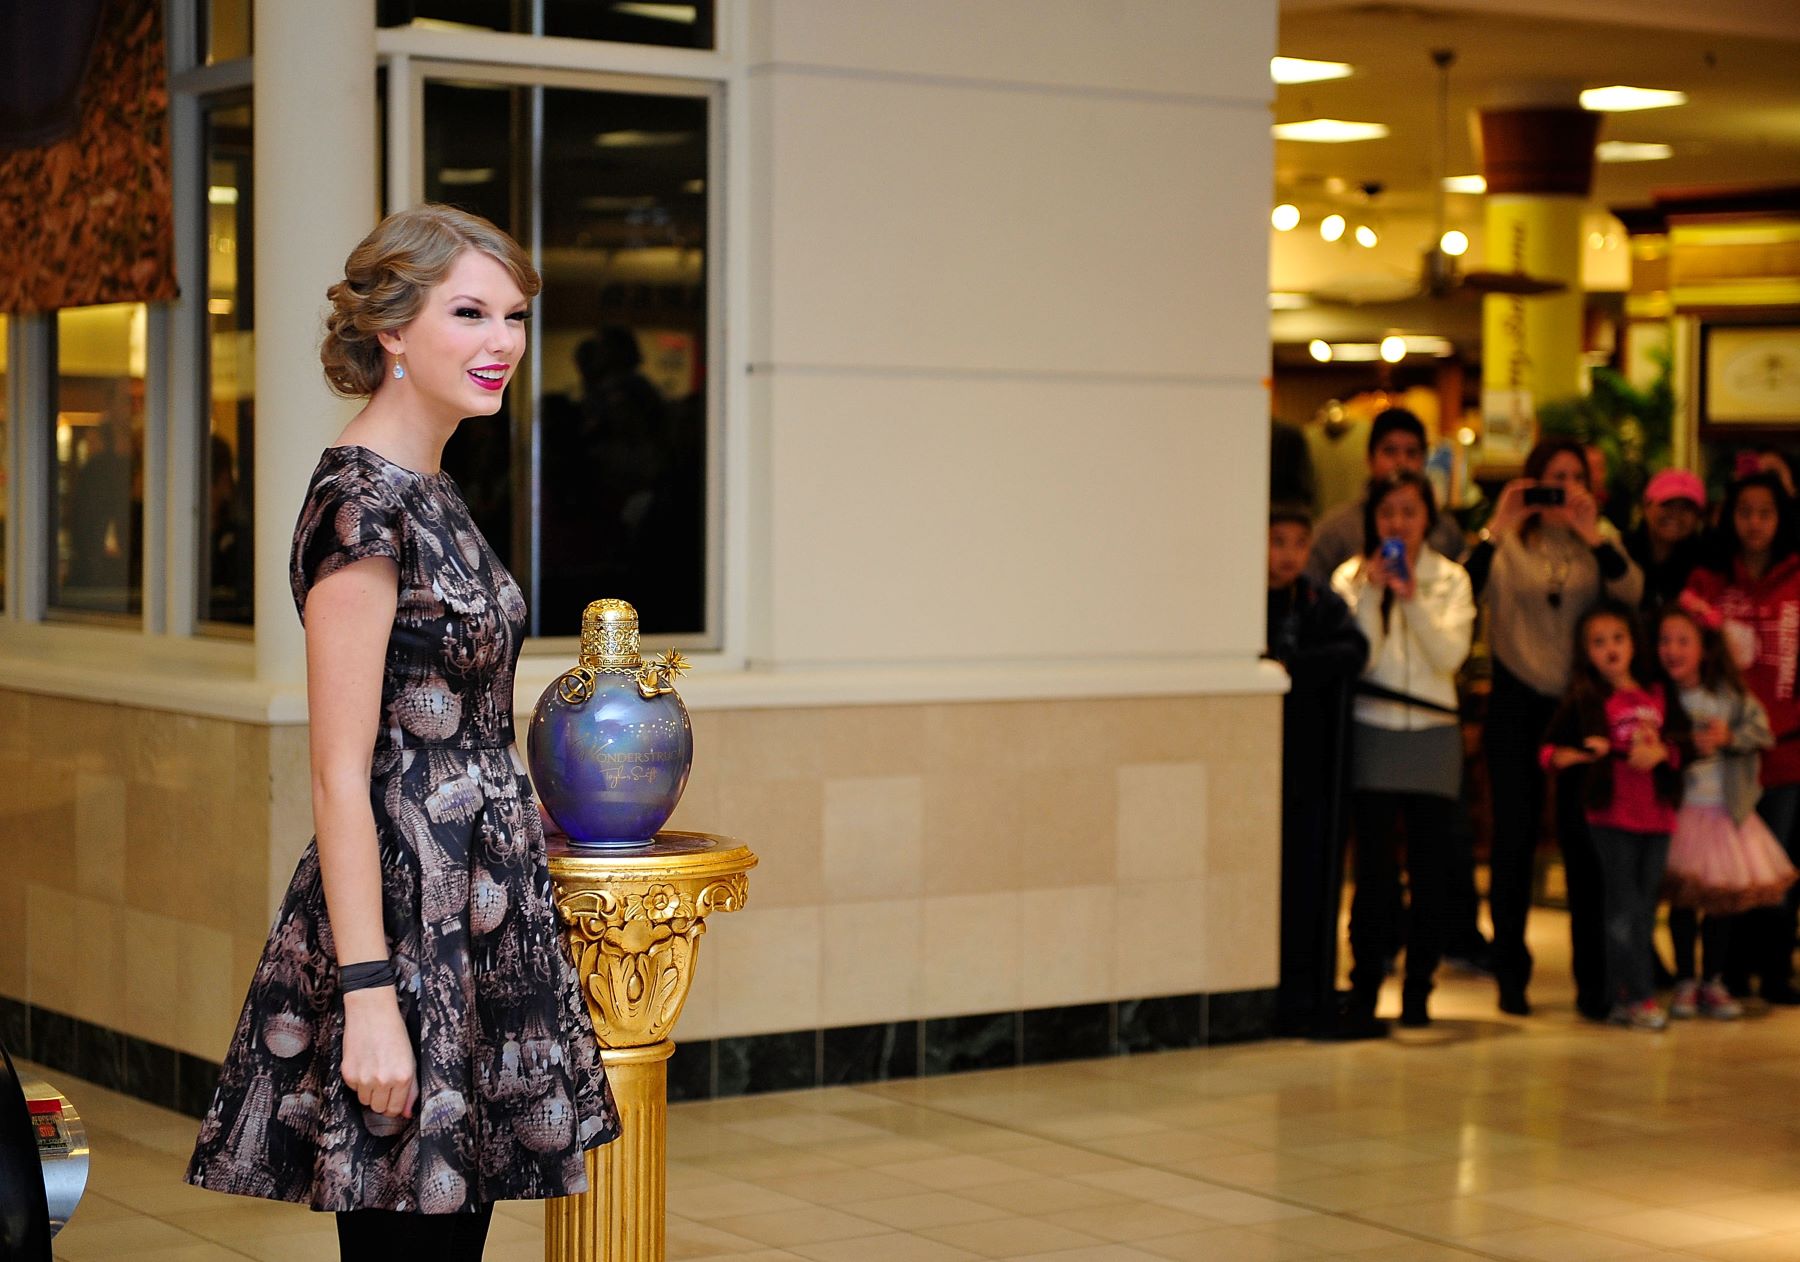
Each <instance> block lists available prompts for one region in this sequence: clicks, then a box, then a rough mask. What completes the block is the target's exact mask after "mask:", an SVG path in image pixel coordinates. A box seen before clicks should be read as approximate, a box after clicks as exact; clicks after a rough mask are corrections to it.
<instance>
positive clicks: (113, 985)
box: [0, 692, 1281, 1059]
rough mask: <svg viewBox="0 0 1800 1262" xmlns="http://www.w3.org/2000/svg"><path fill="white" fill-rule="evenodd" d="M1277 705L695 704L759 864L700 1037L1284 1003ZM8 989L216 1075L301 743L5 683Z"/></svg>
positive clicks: (701, 814) (1244, 700)
mask: <svg viewBox="0 0 1800 1262" xmlns="http://www.w3.org/2000/svg"><path fill="white" fill-rule="evenodd" d="M1280 724H1281V717H1280V701H1279V699H1278V698H1267V697H1212V698H1207V697H1181V698H1155V699H1130V700H1089V701H1044V702H1007V703H970V704H958V705H943V704H931V705H917V706H866V707H841V708H829V709H825V708H821V709H804V710H799V709H793V710H742V711H704V712H700V713H697V714H695V716H694V728H695V745H696V760H695V770H694V774H693V778H692V781H691V783H690V787H689V789H688V793H687V796H686V797H685V798H684V799H683V801H682V804H681V807H680V809H679V810H678V811H677V813H676V816H675V818H674V820H673V821H671V826H672V827H679V828H691V829H700V830H704V831H711V832H722V833H728V834H731V835H733V836H737V837H740V838H742V839H743V840H745V841H747V842H749V843H750V844H751V845H752V846H754V847H755V849H756V850H757V852H758V854H759V855H760V856H761V860H762V862H761V865H760V866H759V867H758V868H757V870H756V871H755V872H754V873H752V875H751V883H750V904H749V907H748V908H747V909H746V910H745V911H743V912H740V913H737V914H734V915H731V916H727V917H720V918H718V920H717V921H716V922H715V923H714V924H713V925H712V926H711V927H710V929H709V932H708V933H707V935H706V937H705V939H703V946H702V948H701V966H700V969H699V972H698V979H697V981H696V984H695V988H694V993H693V997H692V998H691V1000H690V1001H689V1004H688V1008H687V1010H686V1012H685V1013H684V1015H683V1018H682V1022H681V1029H680V1032H681V1034H683V1035H684V1036H686V1037H687V1038H690V1039H692V1038H706V1037H717V1036H724V1035H737V1034H757V1033H765V1032H771V1031H781V1030H793V1029H806V1028H812V1027H816V1026H836V1025H853V1024H859V1023H864V1022H876V1021H889V1020H898V1019H905V1018H911V1017H921V1016H950V1015H956V1014H959V1013H969V1012H984V1011H995V1010H1005V1009H1012V1008H1020V1007H1048V1006H1054V1005H1058V1004H1069V1003H1080V1002H1085V1001H1092V1000H1100V999H1110V998H1129V997H1140V996H1147V995H1155V994H1169V993H1186V992H1192V991H1222V990H1238V989H1246V988H1252V987H1261V986H1268V985H1272V984H1273V983H1274V980H1275V967H1276V888H1277V882H1278V826H1279V803H1278V796H1279V761H1280V735H1281V733H1280ZM0 777H4V783H5V784H6V785H7V786H8V791H7V792H6V793H5V794H3V795H0V872H4V873H5V874H6V877H7V879H4V880H0V994H5V995H8V996H12V997H14V998H22V999H28V1000H30V1001H31V1002H34V1003H37V1004H40V1005H42V1006H44V1007H49V1008H54V1009H57V1010H59V1011H64V1012H70V1013H72V1014H73V1015H76V1016H79V1017H82V1018H84V1019H87V1020H90V1021H95V1022H97V1023H100V1024H103V1025H107V1026H111V1027H113V1028H115V1029H120V1030H124V1031H126V1032H128V1033H131V1034H135V1035H138V1036H139V1037H142V1038H147V1039H152V1040H154V1041H156V1042H159V1043H165V1044H169V1045H171V1046H175V1047H179V1048H181V1049H183V1050H185V1051H189V1052H192V1053H193V1054H195V1055H199V1056H204V1057H207V1058H209V1059H217V1058H218V1057H219V1056H220V1055H221V1054H222V1052H223V1050H224V1047H225V1044H226V1041H227V1040H228V1038H229V1036H230V1033H231V1029H232V1026H233V1024H234V1022H235V1020H236V1017H237V1010H238V1006H239V1004H240V1003H241V1001H242V997H243V989H244V986H245V984H246V983H247V981H248V979H249V976H250V973H251V970H252V969H253V967H254V965H255V961H256V957H257V955H258V953H259V952H260V950H261V947H262V943H263V940H264V937H265V935H266V933H267V930H268V923H269V916H270V913H271V909H272V908H273V906H274V903H275V901H276V900H278V899H279V897H280V895H281V893H282V892H283V890H285V888H286V886H287V881H288V877H289V875H290V874H291V872H292V871H293V866H294V862H295V860H296V859H297V857H298V856H299V854H300V851H301V850H302V849H303V848H304V847H305V845H306V842H307V839H308V837H309V835H310V831H311V826H310V815H311V811H310V804H309V788H308V772H307V751H306V731H305V729H304V728H297V727H273V728H269V727H259V726H255V725H247V724H241V723H232V722H226V721H222V720H212V719H199V718H193V717H188V716H180V715H171V714H163V713H158V712H153V711H147V710H135V709H130V708H127V707H122V706H112V705H106V704H103V703H98V702H81V701H70V700H63V699H57V698H45V697H36V696H28V695H25V694H20V693H9V692H0Z"/></svg>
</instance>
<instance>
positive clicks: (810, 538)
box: [747, 0, 1276, 667]
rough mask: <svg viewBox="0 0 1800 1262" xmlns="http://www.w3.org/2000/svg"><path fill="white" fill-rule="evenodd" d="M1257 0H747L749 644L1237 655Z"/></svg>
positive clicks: (1256, 323)
mask: <svg viewBox="0 0 1800 1262" xmlns="http://www.w3.org/2000/svg"><path fill="white" fill-rule="evenodd" d="M1275 9H1276V5H1275V3H1274V0H980V2H978V3H971V2H969V0H857V3H854V4H844V3H841V2H840V0H760V3H757V4H756V5H755V6H754V7H753V9H752V11H751V21H750V29H751V32H752V36H751V38H752V45H751V65H750V72H749V77H748V92H749V93H750V103H749V104H750V109H749V115H750V118H751V120H752V122H751V129H752V135H751V137H750V144H751V151H750V152H751V165H752V170H753V181H754V192H753V193H752V199H753V204H752V213H751V219H752V228H751V239H750V241H749V242H748V247H749V249H750V250H751V251H752V259H751V273H752V276H753V278H754V283H753V293H752V296H751V312H750V321H749V322H750V339H751V344H750V351H749V356H750V360H751V364H750V367H751V371H752V373H753V378H752V379H753V382H754V383H755V385H754V388H753V389H752V391H751V392H750V396H751V405H752V411H753V415H752V417H751V418H750V422H751V424H750V431H749V432H750V435H751V441H752V442H753V444H755V446H756V447H757V452H756V459H755V461H754V467H755V469H756V473H755V476H754V478H753V486H752V487H751V489H750V497H751V502H752V503H753V504H754V505H755V506H756V514H755V516H756V522H757V530H756V543H755V550H756V553H757V556H756V558H755V564H756V572H757V573H758V574H759V575H766V576H767V582H766V583H763V584H760V585H759V588H758V590H757V591H756V592H755V594H754V595H753V597H752V601H753V616H752V617H751V619H750V635H749V643H748V646H747V647H748V648H749V652H750V656H751V658H752V660H753V662H755V663H757V664H761V665H773V666H780V667H798V666H814V665H825V664H844V665H848V664H882V663H899V662H907V663H911V664H921V663H930V662H934V661H944V662H969V661H991V662H1001V661H1005V662H1023V663H1031V662H1041V663H1053V662H1058V661H1062V660H1067V659H1072V658H1077V657H1082V656H1086V655H1091V654H1094V653H1102V652H1104V653H1112V654H1119V655H1124V656H1135V657H1160V658H1184V657H1185V658H1205V659H1237V660H1243V661H1245V662H1248V661H1250V660H1252V659H1253V658H1254V657H1255V655H1256V653H1257V651H1258V649H1259V648H1260V646H1261V644H1262V638H1263V628H1262V626H1261V621H1262V601H1261V598H1260V592H1261V587H1262V582H1263V557H1262V553H1263V546H1264V545H1263V542H1262V540H1263V520H1264V518H1263V514H1264V511H1265V509H1264V505H1265V484H1266V459H1267V457H1266V428H1265V427H1266V424H1267V402H1266V396H1265V390H1264V386H1263V379H1264V377H1265V376H1266V373H1267V308H1266V298H1265V293H1266V288H1267V275H1268V242H1267V223H1268V218H1267V216H1268V197H1269V189H1270V187H1271V142H1270V139H1269V131H1268V127H1269V112H1268V102H1269V100H1270V97H1271V89H1270V85H1269V82H1268V74H1267V59H1268V57H1269V55H1270V54H1271V53H1272V52H1273V50H1274V43H1275Z"/></svg>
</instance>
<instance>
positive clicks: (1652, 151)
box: [1594, 140, 1675, 162]
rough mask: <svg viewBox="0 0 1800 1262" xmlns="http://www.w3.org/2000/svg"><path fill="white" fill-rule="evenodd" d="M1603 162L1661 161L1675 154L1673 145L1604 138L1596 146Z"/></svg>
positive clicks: (1595, 154) (1595, 152)
mask: <svg viewBox="0 0 1800 1262" xmlns="http://www.w3.org/2000/svg"><path fill="white" fill-rule="evenodd" d="M1594 156H1595V157H1596V158H1598V159H1599V160H1600V161H1602V162H1660V161H1662V160H1663V159H1664V158H1672V157H1674V156H1675V150H1674V148H1673V147H1671V146H1669V145H1664V144H1656V143H1653V142H1650V141H1643V140H1602V141H1601V142H1600V143H1599V144H1597V145H1595V146H1594Z"/></svg>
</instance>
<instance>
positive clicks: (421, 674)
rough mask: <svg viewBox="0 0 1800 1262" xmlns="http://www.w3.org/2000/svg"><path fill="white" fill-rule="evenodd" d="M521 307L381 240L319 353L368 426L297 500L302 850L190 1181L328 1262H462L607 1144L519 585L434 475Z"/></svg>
mask: <svg viewBox="0 0 1800 1262" xmlns="http://www.w3.org/2000/svg"><path fill="white" fill-rule="evenodd" d="M539 285H540V282H539V279H538V276H537V273H536V272H535V271H534V270H533V269H532V267H531V264H530V262H529V261H528V260H527V258H526V256H525V254H524V253H523V251H521V250H520V248H519V246H518V245H517V243H516V242H514V241H513V240H512V239H511V238H510V237H508V236H507V235H506V234H505V233H504V232H502V231H501V230H500V229H498V228H496V227H495V226H494V225H493V224H491V223H489V222H488V221H486V220H485V219H481V218H479V217H477V216H474V215H470V214H466V213H464V212H462V211H459V210H455V209H452V208H450V207H447V206H429V205H428V206H419V207H415V208H413V209H411V210H407V211H403V212H401V213H399V214H395V215H391V216H389V217H388V218H387V219H386V220H384V221H383V222H382V223H381V225H380V226H379V227H377V228H376V229H375V231H374V232H372V233H370V234H369V236H368V237H367V238H365V239H364V240H363V242H362V243H361V244H360V245H358V246H357V247H356V249H355V250H354V251H353V252H352V253H351V255H350V258H349V261H348V263H347V264H346V267H345V275H344V279H343V280H342V281H340V282H339V283H338V284H336V285H334V286H332V288H331V290H330V293H329V297H330V300H331V312H330V315H329V316H328V318H327V325H326V335H325V341H324V346H323V348H322V350H321V352H320V354H321V358H322V359H323V361H324V365H325V375H326V378H327V380H328V381H329V382H330V383H331V386H332V388H333V389H334V390H336V391H337V392H338V393H340V394H343V395H346V396H350V397H357V398H365V399H367V400H368V402H367V404H366V405H365V406H364V408H363V409H362V411H361V412H360V413H358V415H357V416H356V418H355V419H354V420H352V421H351V422H350V424H349V426H348V427H346V428H345V430H344V432H343V434H342V435H341V436H340V437H339V439H338V441H337V442H336V443H335V444H333V445H332V446H330V447H328V448H326V449H325V452H324V454H323V455H322V456H321V457H320V460H319V466H318V468H317V470H316V471H315V472H314V473H313V477H312V482H311V485H310V486H309V488H308V490H307V495H306V500H305V504H304V505H303V507H302V508H301V511H300V520H299V525H298V527H297V529H296V531H295V536H294V548H293V559H292V565H291V573H290V581H291V583H292V586H293V592H294V602H295V605H296V606H297V608H298V609H299V611H300V615H301V619H302V621H303V622H304V624H305V627H306V666H307V697H308V702H309V705H310V707H311V711H310V713H311V720H310V721H311V729H310V737H311V754H312V784H313V824H314V827H315V830H316V840H315V842H314V844H313V845H311V846H309V847H308V848H307V850H306V853H305V854H304V855H303V856H302V858H301V860H300V865H299V868H298V869H297V871H296V872H295V874H294V879H293V883H292V885H291V886H290V887H289V890H288V894H287V897H286V899H285V900H284V901H283V903H282V906H281V910H280V911H279V913H278V914H277V916H276V920H275V926H274V929H273V931H272V933H271V935H270V939H269V944H268V947H267V948H266V950H265V951H264V954H263V957H262V960H261V962H260V963H259V965H258V966H257V970H256V975H255V978H254V980H253V981H252V983H251V986H250V994H249V997H248V999H247V1000H246V1002H245V1004H244V1011H243V1015H242V1017H241V1018H240V1019H239V1022H238V1027H237V1033H236V1035H235V1037H234V1038H233V1040H232V1044H231V1048H230V1050H229V1052H228V1053H227V1055H226V1058H225V1064H224V1069H223V1071H222V1073H221V1076H220V1082H219V1088H218V1091H217V1093H216V1095H215V1096H214V1099H213V1103H212V1107H211V1109H210V1110H209V1112H208V1113H207V1115H206V1119H205V1121H204V1123H203V1125H202V1127H201V1131H200V1138H199V1143H198V1146H197V1147H196V1149H195V1152H194V1157H193V1161H192V1163H191V1165H190V1166H189V1169H188V1176H187V1177H188V1180H189V1182H191V1183H194V1184H197V1185H199V1186H202V1187H207V1188H213V1189H216V1190H218V1191H221V1192H232V1193H238V1194H242V1195H250V1196H263V1197H270V1198H274V1199H278V1200H287V1201H297V1202H299V1203H301V1204H306V1205H310V1206H311V1207H312V1208H314V1209H317V1210H331V1211H335V1212H336V1213H337V1216H338V1218H337V1222H338V1237H339V1243H340V1249H341V1254H342V1257H343V1258H344V1259H347V1260H348V1259H375V1258H380V1259H382V1260H383V1262H391V1259H392V1258H394V1257H402V1256H431V1257H433V1258H434V1259H444V1260H448V1259H471V1260H473V1259H478V1258H480V1256H481V1251H482V1245H483V1242H484V1241H485V1239H486V1235H487V1229H488V1223H489V1219H490V1216H491V1214H492V1210H493V1202H494V1201H496V1200H502V1199H514V1198H521V1199H528V1198H538V1197H550V1196H564V1195H568V1194H569V1193H572V1192H578V1191H582V1190H584V1189H585V1188H586V1186H587V1180H586V1172H585V1168H584V1162H583V1153H584V1151H585V1150H587V1149H590V1148H593V1147H595V1146H597V1145H599V1144H602V1143H605V1142H607V1141H608V1140H610V1139H612V1138H614V1137H615V1136H616V1135H617V1133H618V1116H617V1113H616V1111H615V1109H614V1107H613V1102H612V1097H611V1094H610V1092H609V1090H608V1088H607V1084H606V1078H605V1074H604V1071H603V1070H602V1068H601V1065H600V1058H599V1051H598V1048H597V1046H596V1043H595V1039H594V1033H593V1029H592V1027H591V1025H590V1024H589V1019H588V1015H587V1010H586V1007H585V1005H584V1003H583V1000H582V998H581V995H580V991H579V988H578V983H577V981H576V978H575V975H574V971H573V969H572V967H571V965H570V963H569V960H568V957H567V955H566V954H565V952H564V948H563V946H562V944H561V938H560V935H559V934H558V932H557V926H556V918H555V909H554V906H553V904H552V898H551V889H550V880H549V874H548V871H547V868H546V865H545V858H544V838H543V832H542V828H541V824H540V820H539V816H538V811H537V808H536V804H535V802H534V800H533V798H532V794H531V787H530V784H529V783H528V781H527V780H526V778H525V776H524V774H523V771H522V764H521V763H520V762H519V759H518V755H517V753H516V751H515V750H514V748H513V724H512V714H513V695H512V692H513V669H514V664H515V663H516V661H517V658H518V653H519V647H520V644H521V642H522V639H523V636H524V632H525V602H524V599H523V596H522V594H521V592H520V590H519V587H518V584H517V583H515V582H514V581H513V578H512V576H511V575H510V574H508V573H507V572H506V570H505V568H504V567H503V566H502V565H501V563H500V558H499V557H498V556H496V555H495V554H494V552H493V550H492V549H491V548H489V547H488V545H487V542H486V540H484V539H483V538H482V536H481V533H480V531H478V530H477V529H476V528H475V524H474V522H473V521H472V520H470V517H469V511H468V509H467V507H466V506H465V505H464V504H463V501H462V497H461V496H460V495H459V494H458V492H457V488H456V484H455V483H454V482H453V481H451V479H450V477H449V475H448V474H446V473H444V472H443V469H442V467H441V459H442V455H443V450H444V444H445V442H446V441H447V440H448V439H449V438H450V436H451V434H453V433H454V432H455V431H456V427H457V426H458V425H459V424H461V423H462V421H463V420H464V419H465V418H468V417H476V418H487V417H491V416H494V415H495V414H496V413H498V412H499V410H500V401H501V397H502V393H503V391H504V389H505V387H506V385H507V383H508V382H509V381H510V380H511V379H512V375H513V372H514V370H515V369H516V368H517V366H518V363H519V360H520V357H521V356H522V355H523V353H524V350H525V317H526V313H527V302H528V300H529V299H530V297H531V296H532V295H533V294H535V293H536V292H537V291H538V288H539Z"/></svg>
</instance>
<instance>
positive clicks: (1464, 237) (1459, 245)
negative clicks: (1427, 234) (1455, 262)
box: [1438, 228, 1469, 259]
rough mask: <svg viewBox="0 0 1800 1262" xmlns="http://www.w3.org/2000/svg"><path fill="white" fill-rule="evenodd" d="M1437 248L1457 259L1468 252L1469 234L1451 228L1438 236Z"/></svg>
mask: <svg viewBox="0 0 1800 1262" xmlns="http://www.w3.org/2000/svg"><path fill="white" fill-rule="evenodd" d="M1438 249H1440V250H1442V251H1443V252H1444V253H1445V254H1448V255H1449V256H1450V257H1451V258H1453V259H1459V258H1461V257H1462V256H1463V255H1465V254H1467V253H1468V252H1469V234H1468V233H1466V232H1458V231H1457V230H1456V229H1455V228H1452V229H1450V231H1448V232H1446V233H1445V234H1444V235H1443V236H1441V237H1439V238H1438Z"/></svg>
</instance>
